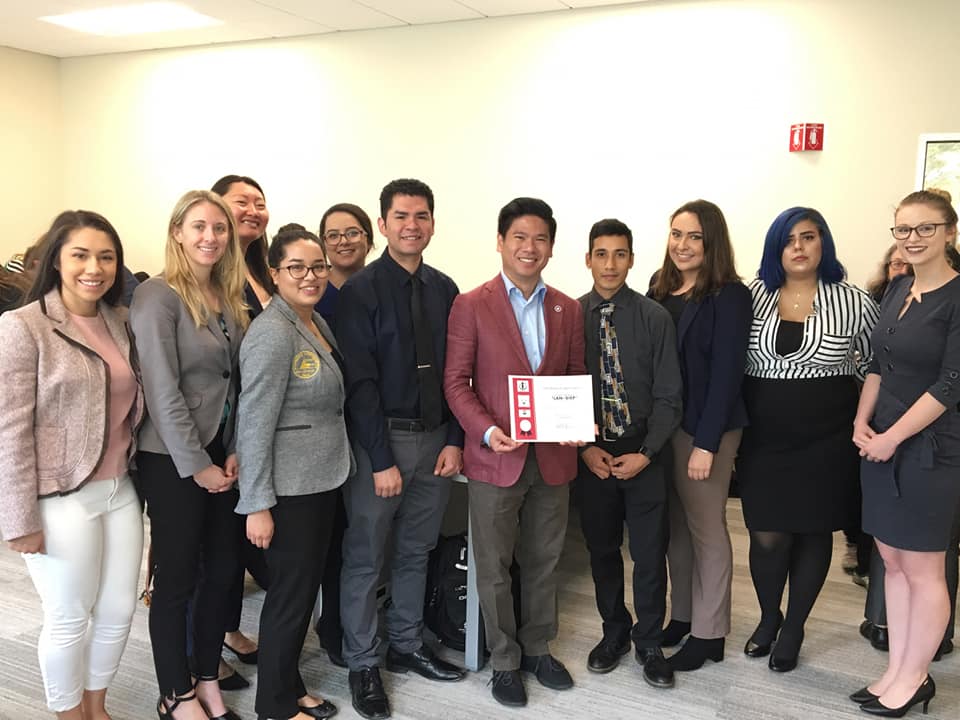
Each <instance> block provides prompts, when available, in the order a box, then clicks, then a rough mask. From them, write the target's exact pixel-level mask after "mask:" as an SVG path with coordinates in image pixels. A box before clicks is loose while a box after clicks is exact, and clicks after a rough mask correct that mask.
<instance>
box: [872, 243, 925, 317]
mask: <svg viewBox="0 0 960 720" xmlns="http://www.w3.org/2000/svg"><path fill="white" fill-rule="evenodd" d="M912 274H913V271H912V270H911V269H910V263H908V262H907V261H906V260H904V259H903V255H902V254H901V253H900V250H899V249H897V244H896V243H894V244H893V245H891V246H890V247H888V248H887V251H886V252H885V253H884V254H883V264H881V265H880V267H879V268H878V269H877V272H876V274H875V275H874V276H873V277H872V278H871V279H870V281H869V282H868V283H867V287H866V291H867V292H868V293H870V297H872V298H873V299H874V301H875V302H877V303H879V302H880V301H881V300H882V299H883V294H884V293H885V292H886V291H887V286H888V285H890V283H891V282H893V281H894V279H895V278H898V277H900V276H901V275H912Z"/></svg>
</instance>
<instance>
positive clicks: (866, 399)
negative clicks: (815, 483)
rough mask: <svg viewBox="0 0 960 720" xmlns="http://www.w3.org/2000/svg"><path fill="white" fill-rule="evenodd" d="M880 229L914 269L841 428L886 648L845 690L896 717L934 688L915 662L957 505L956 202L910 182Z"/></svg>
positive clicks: (935, 624) (895, 289)
mask: <svg viewBox="0 0 960 720" xmlns="http://www.w3.org/2000/svg"><path fill="white" fill-rule="evenodd" d="M890 230H891V233H892V234H893V237H894V238H895V239H896V241H897V247H898V248H899V250H900V252H901V253H902V254H904V255H905V256H906V257H907V258H908V260H909V261H910V264H911V265H912V266H913V272H914V276H913V277H912V278H911V277H905V278H901V279H899V280H897V281H895V282H894V283H893V284H892V285H891V286H890V288H889V289H888V290H887V293H886V296H885V297H884V301H883V305H882V307H881V314H880V320H879V322H878V323H877V326H876V328H875V329H874V332H873V338H872V339H873V347H874V351H875V356H874V360H873V363H872V364H871V366H870V371H869V373H868V375H867V378H866V380H865V381H864V385H863V392H862V393H861V396H860V403H859V407H858V408H857V415H856V418H855V420H854V426H853V441H854V443H855V444H856V445H857V447H859V448H860V455H861V457H862V458H863V463H862V469H861V482H862V485H863V529H864V531H865V532H868V533H870V534H871V535H873V537H874V539H875V540H876V543H877V549H878V550H879V551H880V555H881V557H882V558H883V563H884V567H885V578H884V591H885V596H886V605H887V625H888V628H887V632H888V636H889V650H890V654H889V661H888V665H887V669H886V671H885V672H884V674H883V675H882V676H881V677H880V678H879V679H878V680H876V681H874V682H873V683H872V684H870V685H867V686H866V687H864V688H862V689H861V690H858V691H857V692H855V693H853V694H852V695H851V696H850V698H851V699H852V700H853V701H854V702H857V703H861V709H862V710H864V711H865V712H868V713H871V714H874V715H882V716H888V717H902V716H903V715H904V714H905V713H906V712H907V711H908V710H909V709H910V708H911V707H913V706H914V705H917V704H922V705H923V711H924V712H926V711H927V706H928V705H929V703H930V700H931V699H932V698H933V697H934V695H935V694H936V685H935V684H934V682H933V679H932V678H931V677H930V675H929V674H928V673H927V670H928V668H929V666H930V662H931V660H932V659H933V658H934V656H935V655H936V654H937V651H938V650H940V648H941V644H942V642H943V638H944V631H945V629H946V626H947V623H948V620H949V617H950V613H951V608H950V599H949V594H948V591H947V582H946V579H945V573H944V568H945V551H946V549H947V547H948V546H949V545H951V544H955V543H956V538H955V536H953V537H952V535H953V529H954V523H955V519H956V513H957V508H958V506H960V483H958V482H957V470H958V468H960V413H958V412H957V403H958V401H960V382H958V378H960V280H958V278H960V274H958V272H957V271H956V270H955V269H954V268H953V267H951V265H950V263H949V261H948V260H947V256H946V254H945V252H944V248H945V246H950V245H953V243H954V242H956V239H957V211H956V210H955V209H954V208H953V206H952V205H951V204H950V202H949V200H947V199H946V198H945V197H944V196H943V195H942V194H941V193H934V192H930V191H928V190H920V191H917V192H913V193H910V194H909V195H907V196H906V197H905V198H904V199H903V200H902V201H901V202H900V205H899V207H897V211H896V214H895V215H894V226H893V227H892V228H890Z"/></svg>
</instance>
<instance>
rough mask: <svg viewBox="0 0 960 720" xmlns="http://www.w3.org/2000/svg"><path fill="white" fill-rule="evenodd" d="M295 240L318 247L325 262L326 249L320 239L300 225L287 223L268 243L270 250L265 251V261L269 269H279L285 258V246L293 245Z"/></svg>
mask: <svg viewBox="0 0 960 720" xmlns="http://www.w3.org/2000/svg"><path fill="white" fill-rule="evenodd" d="M297 240H309V241H310V242H312V243H316V244H317V245H319V246H320V250H321V251H322V252H323V259H324V261H326V259H327V249H326V248H325V247H324V246H323V243H322V242H320V238H318V237H317V236H316V235H314V234H313V233H312V232H310V231H309V230H307V229H306V228H305V227H304V226H303V225H301V224H300V223H287V224H286V225H284V226H283V227H281V228H280V229H279V230H277V234H276V235H274V236H273V242H271V243H270V249H269V250H268V251H267V260H268V261H269V263H270V267H272V268H279V267H280V263H281V262H283V259H284V258H285V257H286V256H287V245H290V244H291V243H295V242H296V241H297Z"/></svg>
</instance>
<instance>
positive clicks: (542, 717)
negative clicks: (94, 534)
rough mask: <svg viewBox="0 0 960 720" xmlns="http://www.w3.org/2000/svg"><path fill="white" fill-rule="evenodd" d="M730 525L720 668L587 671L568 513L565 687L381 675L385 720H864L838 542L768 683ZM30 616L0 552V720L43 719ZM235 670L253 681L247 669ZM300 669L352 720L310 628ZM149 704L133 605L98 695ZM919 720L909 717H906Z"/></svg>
mask: <svg viewBox="0 0 960 720" xmlns="http://www.w3.org/2000/svg"><path fill="white" fill-rule="evenodd" d="M728 517H729V522H730V528H731V534H732V536H733V540H734V562H735V567H734V581H733V630H732V632H731V633H730V636H729V637H728V638H727V652H726V659H725V660H724V662H722V663H709V662H708V663H707V665H706V666H705V667H704V668H702V669H701V670H699V671H696V672H693V673H683V674H678V677H677V684H676V687H675V688H674V689H672V690H656V689H653V688H651V687H649V686H647V685H646V684H645V683H644V681H643V678H642V675H641V670H640V668H639V666H637V665H636V663H635V662H634V661H633V659H632V657H630V656H628V657H627V658H625V661H624V662H623V663H622V664H621V665H620V667H618V668H617V669H616V670H614V671H613V672H611V673H609V674H607V675H594V674H592V673H590V672H588V671H587V669H586V666H585V662H586V656H587V653H588V652H589V651H590V648H592V647H593V645H594V644H595V643H596V642H597V640H598V639H599V635H600V621H599V618H598V616H597V613H596V608H595V606H594V600H593V583H592V581H591V578H590V571H589V565H588V562H587V554H586V549H585V548H584V545H583V538H582V535H581V534H580V530H579V527H578V524H577V522H576V513H571V523H570V530H569V533H568V537H567V546H566V550H565V552H564V557H563V562H562V568H561V570H562V575H563V577H562V590H561V597H560V613H561V617H560V635H559V637H558V638H557V640H556V642H555V643H554V644H553V646H552V650H553V653H554V655H556V656H557V657H558V658H560V659H561V660H562V661H564V662H565V663H566V665H567V667H568V668H569V669H570V671H571V674H572V675H573V678H574V682H575V683H576V687H574V688H573V689H572V690H569V691H566V692H554V691H551V690H547V689H545V688H542V687H540V686H539V685H538V684H537V683H536V681H534V680H533V679H532V678H531V679H530V681H529V682H528V683H527V690H528V693H529V696H530V702H529V705H528V706H527V707H526V708H523V709H519V710H510V709H507V708H504V707H502V706H500V705H498V704H497V703H496V702H495V701H494V700H493V698H492V697H491V696H490V689H489V687H488V686H487V683H488V681H489V679H490V671H489V669H485V670H482V671H480V672H478V673H471V674H470V675H469V676H468V677H467V679H466V680H464V681H463V682H460V683H456V684H453V685H440V684H436V683H431V682H428V681H427V680H424V679H422V678H420V677H418V676H415V675H412V674H408V675H394V674H391V673H388V672H384V680H385V684H386V686H387V689H388V692H389V694H390V699H391V703H392V705H393V716H394V717H395V718H397V719H398V720H407V719H411V720H412V719H417V720H420V719H425V718H428V719H434V718H435V719H437V720H479V719H480V718H516V719H517V720H522V719H534V720H547V719H548V718H604V719H608V718H609V719H619V718H623V719H625V720H626V719H628V718H629V719H631V720H644V719H646V718H650V719H654V718H656V719H658V720H659V719H664V718H684V719H686V718H689V719H691V720H695V719H704V720H705V719H707V718H729V719H730V720H760V719H774V718H775V719H777V720H786V719H788V718H789V719H796V720H809V719H811V718H857V717H865V715H864V714H863V713H862V712H860V711H859V709H858V708H857V707H856V706H855V705H853V704H852V703H851V702H850V701H849V700H847V697H846V696H847V694H848V693H850V692H852V691H853V690H856V689H857V688H859V687H861V686H862V685H864V684H865V683H866V682H868V681H869V680H871V679H873V678H874V677H875V676H878V675H879V674H880V673H881V671H882V669H883V667H884V665H885V655H884V654H882V653H879V652H877V651H875V650H873V649H872V648H870V646H869V645H868V644H867V643H866V642H865V641H864V640H863V639H862V638H861V637H860V636H859V634H858V633H857V626H858V625H859V623H860V621H861V619H862V615H863V601H864V595H865V592H864V590H863V589H862V588H860V587H858V586H856V585H854V584H853V583H852V582H851V581H850V578H849V576H848V575H845V574H844V573H843V572H842V571H841V569H840V558H841V556H842V553H843V537H842V535H840V534H839V533H838V534H837V535H836V538H835V548H834V561H833V567H832V568H831V570H830V575H829V577H828V579H827V583H826V586H825V587H824V589H823V592H822V593H821V595H820V598H819V600H818V601H817V604H816V606H815V607H814V610H813V614H812V616H811V618H810V620H809V621H808V623H807V627H806V639H805V641H804V645H803V650H802V652H801V655H800V665H799V667H798V668H797V669H796V670H795V671H794V672H791V673H787V674H784V675H779V674H776V673H773V672H771V671H770V670H769V669H768V668H767V666H766V662H765V661H764V660H751V659H750V658H747V657H746V656H744V655H743V653H742V652H741V649H742V647H743V644H744V643H745V642H746V639H747V638H748V637H749V635H750V633H751V632H752V631H753V628H754V626H755V624H756V622H757V620H758V617H759V611H758V608H757V604H756V597H755V595H754V592H753V587H752V585H751V582H750V574H749V570H748V567H747V535H746V530H745V529H744V526H743V518H742V514H741V511H740V504H739V502H738V501H736V500H731V501H730V504H729V507H728ZM628 573H629V563H628ZM262 601H263V593H262V591H260V590H258V589H257V588H256V587H254V586H253V585H248V587H247V597H246V600H245V602H244V614H243V621H242V629H243V630H244V631H245V632H247V633H248V634H249V635H251V636H254V637H255V636H256V634H257V618H258V616H259V611H260V606H261V604H262ZM40 619H41V616H40V607H39V600H38V598H37V595H36V593H35V591H34V589H33V585H32V583H31V581H30V578H29V576H28V575H27V572H26V569H25V567H24V564H23V561H22V560H21V559H20V557H19V556H18V555H16V554H14V553H12V552H10V551H9V550H7V549H6V548H5V547H4V548H3V549H2V550H0V718H2V719H3V720H40V719H41V718H49V717H51V714H50V713H49V712H48V711H47V710H46V709H45V704H44V701H43V689H42V686H41V683H40V673H39V670H38V667H37V658H36V643H37V636H38V633H39V630H40ZM442 654H443V655H444V656H445V657H447V658H448V659H450V660H454V661H456V660H457V657H458V656H457V653H453V652H449V651H445V650H444V651H442ZM461 660H462V657H461ZM237 667H238V670H239V671H240V672H241V673H242V674H243V675H244V676H245V677H247V678H248V679H249V680H250V681H251V682H252V683H255V681H256V669H255V668H254V667H249V666H243V665H237ZM301 667H302V671H303V674H304V679H305V681H306V682H307V686H308V687H309V688H310V689H311V691H314V692H315V693H319V694H321V695H323V696H325V697H327V698H330V699H331V700H332V701H333V702H334V703H336V704H337V705H339V707H340V715H339V717H344V718H354V717H359V716H358V715H356V713H355V712H354V710H353V709H352V707H351V706H350V693H349V689H348V686H347V677H346V672H345V671H343V670H340V669H339V668H336V667H334V666H332V665H331V664H330V663H329V661H328V660H327V657H326V654H325V653H324V652H323V651H322V650H321V649H320V648H319V646H318V644H317V638H316V636H315V635H314V634H313V632H312V631H311V632H310V633H308V636H307V639H306V643H305V646H304V650H303V656H302V658H301ZM932 674H933V676H934V678H935V679H936V682H937V696H936V698H934V700H933V701H932V703H931V704H930V714H929V716H928V717H930V718H938V719H943V720H947V719H949V720H957V718H960V650H958V651H957V652H955V653H953V654H952V655H949V656H947V657H946V658H945V659H944V660H943V661H941V662H939V663H935V664H934V665H933V669H932ZM254 687H255V686H253V687H251V688H250V689H247V690H242V691H238V692H233V693H226V698H227V703H228V706H229V707H231V708H233V709H234V710H236V711H237V712H238V713H239V714H240V715H241V717H243V718H244V720H252V719H253V718H255V717H256V713H255V712H254V709H253V704H254V695H255V692H254ZM156 697H157V689H156V682H155V678H154V674H153V663H152V657H151V653H150V641H149V635H148V632H147V610H146V608H144V607H142V606H140V607H138V610H137V613H136V617H135V619H134V624H133V630H132V632H131V635H130V641H129V643H128V645H127V650H126V653H125V654H124V657H123V662H122V664H121V666H120V671H119V673H118V675H117V678H116V680H115V681H114V683H113V686H112V687H111V689H110V693H109V699H108V709H109V710H110V712H111V713H112V716H113V718H114V720H139V719H142V718H149V717H153V716H154V715H155V710H154V705H155V703H156ZM919 714H920V711H919V708H917V709H915V710H914V711H913V713H911V715H919Z"/></svg>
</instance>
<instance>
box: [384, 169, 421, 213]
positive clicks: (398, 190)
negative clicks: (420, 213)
mask: <svg viewBox="0 0 960 720" xmlns="http://www.w3.org/2000/svg"><path fill="white" fill-rule="evenodd" d="M395 195H411V196H413V197H422V198H424V199H425V200H426V201H427V207H428V208H430V214H431V215H433V190H431V189H430V186H429V185H427V184H426V183H425V182H423V181H422V180H414V179H413V178H399V179H397V180H391V181H390V182H388V183H387V184H386V185H384V186H383V190H381V191H380V217H382V218H386V217H387V213H388V212H390V206H391V205H393V198H394V196H395Z"/></svg>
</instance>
